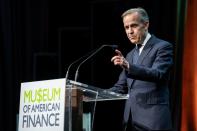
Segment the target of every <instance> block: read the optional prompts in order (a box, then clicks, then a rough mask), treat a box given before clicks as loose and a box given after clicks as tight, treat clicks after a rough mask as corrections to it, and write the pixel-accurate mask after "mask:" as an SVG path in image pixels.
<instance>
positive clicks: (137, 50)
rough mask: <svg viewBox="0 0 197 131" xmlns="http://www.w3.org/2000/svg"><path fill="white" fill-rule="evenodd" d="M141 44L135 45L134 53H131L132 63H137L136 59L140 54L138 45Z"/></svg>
mask: <svg viewBox="0 0 197 131" xmlns="http://www.w3.org/2000/svg"><path fill="white" fill-rule="evenodd" d="M141 46H142V45H141V44H137V45H136V47H135V51H134V54H133V64H136V63H137V60H138V58H139V56H140V47H141Z"/></svg>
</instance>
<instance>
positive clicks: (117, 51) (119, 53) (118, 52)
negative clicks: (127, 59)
mask: <svg viewBox="0 0 197 131" xmlns="http://www.w3.org/2000/svg"><path fill="white" fill-rule="evenodd" d="M115 52H116V53H117V54H118V55H119V56H123V55H122V53H121V52H120V51H119V50H117V49H116V50H115Z"/></svg>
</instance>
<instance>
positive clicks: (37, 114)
mask: <svg viewBox="0 0 197 131" xmlns="http://www.w3.org/2000/svg"><path fill="white" fill-rule="evenodd" d="M64 105H65V80H64V79H54V80H44V81H36V82H26V83H22V84H21V94H20V109H19V126H18V127H19V128H18V129H19V131H64V112H65V108H64V107H65V106H64Z"/></svg>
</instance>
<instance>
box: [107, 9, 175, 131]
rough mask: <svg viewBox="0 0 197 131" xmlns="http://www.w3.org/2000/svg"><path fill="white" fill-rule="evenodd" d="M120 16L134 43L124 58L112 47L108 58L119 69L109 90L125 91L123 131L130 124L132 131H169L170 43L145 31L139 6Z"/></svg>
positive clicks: (146, 22) (146, 21)
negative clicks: (119, 72)
mask: <svg viewBox="0 0 197 131" xmlns="http://www.w3.org/2000/svg"><path fill="white" fill-rule="evenodd" d="M122 19H123V24H124V29H125V32H126V34H127V37H128V39H129V40H130V42H131V43H132V44H135V46H136V48H134V49H133V50H131V51H130V52H129V53H128V54H127V56H126V58H124V56H123V55H122V53H121V52H120V51H119V50H116V53H117V55H116V56H114V57H112V59H111V61H112V62H113V63H114V65H119V66H121V67H122V68H123V71H122V72H121V74H120V76H119V80H118V81H117V83H116V84H114V86H113V87H112V88H111V89H110V90H113V91H116V92H121V93H123V92H125V91H126V93H128V94H129V98H128V99H127V100H126V103H125V111H124V124H125V125H126V126H125V128H124V130H129V129H128V126H130V125H131V127H132V128H134V129H135V130H145V131H148V130H171V129H172V125H171V113H170V108H169V90H168V84H169V83H168V81H169V75H170V69H171V67H172V64H173V46H172V44H170V43H169V42H167V41H164V40H161V39H159V38H157V37H156V36H154V35H151V34H150V33H149V32H148V27H149V17H148V15H147V13H146V11H145V10H144V9H143V8H133V9H129V10H127V11H126V12H124V13H123V14H122ZM126 128H127V129H126Z"/></svg>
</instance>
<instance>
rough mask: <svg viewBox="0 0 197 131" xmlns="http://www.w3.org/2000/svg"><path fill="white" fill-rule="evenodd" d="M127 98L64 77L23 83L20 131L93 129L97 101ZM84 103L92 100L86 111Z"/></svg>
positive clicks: (88, 130)
mask: <svg viewBox="0 0 197 131" xmlns="http://www.w3.org/2000/svg"><path fill="white" fill-rule="evenodd" d="M120 99H127V96H126V95H122V94H117V93H115V92H110V91H106V90H104V89H101V88H98V87H95V86H91V85H87V84H84V83H80V82H75V81H72V80H65V78H60V79H52V80H43V81H33V82H24V83H21V93H20V107H19V108H20V109H19V124H18V130H19V131H93V130H92V127H93V122H94V113H95V109H96V103H97V101H109V100H120ZM84 102H87V103H91V104H90V105H91V106H90V107H91V109H90V111H89V112H84V110H83V109H84V107H83V106H84Z"/></svg>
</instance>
